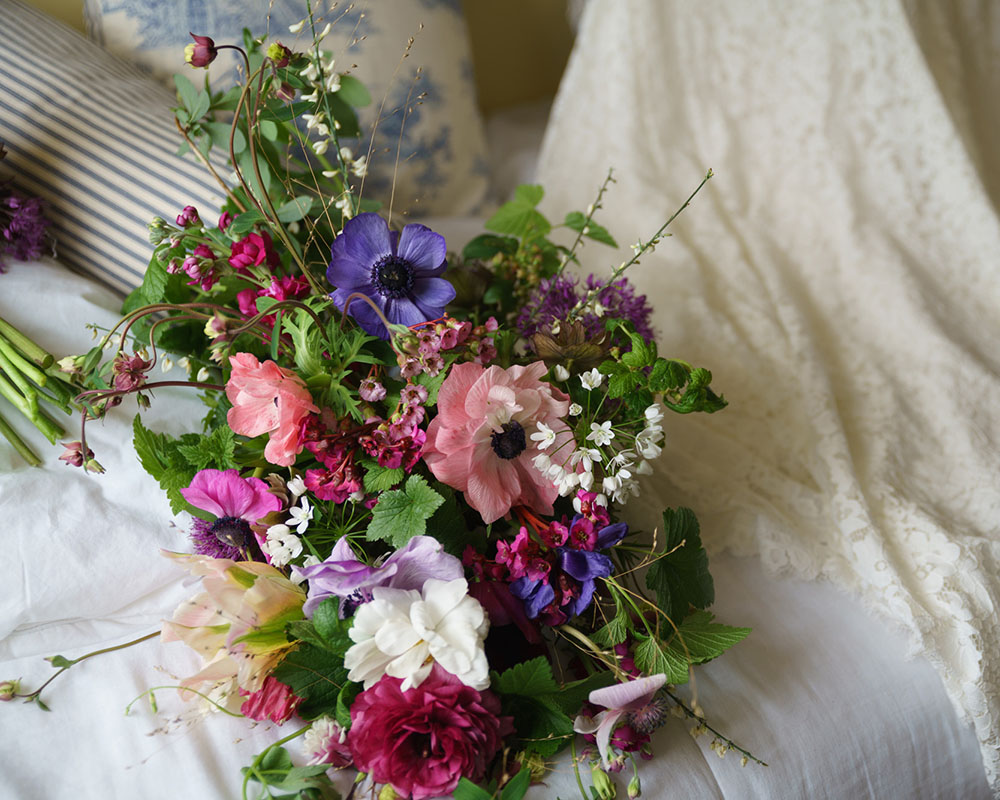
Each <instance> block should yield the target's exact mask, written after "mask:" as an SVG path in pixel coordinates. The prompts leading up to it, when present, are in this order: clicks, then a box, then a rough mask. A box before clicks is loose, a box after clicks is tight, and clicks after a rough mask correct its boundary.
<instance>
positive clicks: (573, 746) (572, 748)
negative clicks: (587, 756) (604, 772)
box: [569, 736, 589, 800]
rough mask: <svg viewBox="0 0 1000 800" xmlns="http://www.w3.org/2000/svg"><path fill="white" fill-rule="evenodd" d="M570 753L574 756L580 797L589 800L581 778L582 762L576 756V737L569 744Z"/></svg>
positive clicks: (574, 768)
mask: <svg viewBox="0 0 1000 800" xmlns="http://www.w3.org/2000/svg"><path fill="white" fill-rule="evenodd" d="M569 747H570V752H571V753H572V754H573V773H574V774H575V775H576V785H577V786H578V787H579V788H580V796H581V797H583V800H589V798H588V797H587V792H586V790H585V789H584V788H583V779H582V778H581V777H580V761H579V759H578V758H577V756H576V737H575V736H574V737H573V738H572V739H571V740H570V743H569Z"/></svg>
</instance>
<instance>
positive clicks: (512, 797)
mask: <svg viewBox="0 0 1000 800" xmlns="http://www.w3.org/2000/svg"><path fill="white" fill-rule="evenodd" d="M530 785H531V770H530V769H528V768H527V767H524V768H523V769H522V770H521V771H520V772H518V773H517V775H515V776H514V777H513V778H511V780H510V781H509V782H508V783H507V785H506V786H504V787H503V791H502V792H500V800H521V798H523V797H524V796H525V794H527V793H528V787H529V786H530Z"/></svg>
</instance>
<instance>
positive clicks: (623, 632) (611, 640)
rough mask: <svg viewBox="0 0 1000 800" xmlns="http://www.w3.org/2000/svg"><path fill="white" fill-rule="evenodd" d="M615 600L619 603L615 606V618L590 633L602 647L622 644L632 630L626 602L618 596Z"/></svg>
mask: <svg viewBox="0 0 1000 800" xmlns="http://www.w3.org/2000/svg"><path fill="white" fill-rule="evenodd" d="M615 602H616V604H617V605H616V606H615V616H614V618H613V619H612V620H611V621H610V622H608V623H607V624H606V625H604V626H603V627H601V628H598V629H597V630H596V631H594V632H593V633H592V634H591V635H590V638H591V639H593V640H594V641H595V642H596V643H597V644H599V645H600V646H601V647H614V646H615V645H616V644H621V643H622V642H624V641H625V640H626V639H627V638H628V635H629V632H630V631H631V630H632V625H631V623H630V621H629V616H628V609H627V608H625V604H624V603H622V602H620V601H619V600H618V598H617V596H616V597H615Z"/></svg>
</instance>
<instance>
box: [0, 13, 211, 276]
mask: <svg viewBox="0 0 1000 800" xmlns="http://www.w3.org/2000/svg"><path fill="white" fill-rule="evenodd" d="M182 67H184V65H183V63H181V64H180V65H179V67H178V70H180V69H181V68H182ZM175 104H176V101H175V99H174V97H173V95H172V94H171V92H170V91H169V90H167V89H165V88H164V87H163V86H162V85H160V84H158V83H156V82H155V81H154V80H152V79H151V78H148V77H146V76H144V75H142V74H141V73H139V72H138V71H137V69H136V68H135V67H134V66H131V65H129V64H128V63H126V62H125V61H122V60H120V59H118V58H116V57H114V56H111V55H109V54H108V53H105V52H104V51H103V50H101V49H100V48H99V47H97V46H96V45H94V44H93V43H91V42H89V41H88V40H87V39H86V38H84V37H83V36H81V35H80V34H78V33H77V32H76V31H73V30H71V29H70V28H67V27H66V26H65V25H62V24H61V23H59V22H57V21H55V20H53V19H51V18H50V17H48V16H46V15H45V14H43V13H41V12H39V11H37V10H35V9H32V8H29V7H27V6H25V5H23V4H21V3H20V2H17V0H0V142H3V143H4V144H5V145H6V148H7V150H8V155H7V158H6V159H4V161H3V162H0V164H2V166H0V169H3V168H4V167H6V171H7V172H10V171H11V170H13V177H14V183H15V185H16V186H17V187H18V188H19V189H20V190H21V191H23V192H25V193H28V194H33V195H37V196H39V197H42V198H44V199H45V200H46V201H48V204H49V208H48V216H49V218H50V219H51V220H52V228H51V230H52V232H53V233H54V235H55V237H56V247H57V254H58V259H59V261H61V262H62V263H64V264H65V265H66V266H68V267H71V268H73V269H75V270H77V271H81V272H84V273H86V274H88V275H91V276H93V277H94V278H96V279H97V280H99V281H100V282H101V283H103V284H105V285H106V286H109V287H111V288H113V289H115V290H117V291H120V292H128V291H130V290H131V289H133V288H134V287H136V286H138V285H139V284H140V283H141V282H142V276H143V274H144V272H145V269H146V265H147V264H148V263H149V258H150V254H151V253H152V246H151V245H150V244H149V238H148V233H147V227H146V226H147V224H148V222H149V221H150V220H151V219H152V218H153V217H154V216H162V217H164V218H166V219H168V220H171V219H172V218H173V217H174V216H176V214H177V213H178V212H179V211H180V210H181V209H182V208H183V207H184V206H186V205H193V206H195V207H196V208H198V210H199V212H201V214H202V218H203V219H205V220H206V221H213V220H214V219H216V217H217V214H218V208H219V205H220V203H221V202H222V190H221V187H219V185H218V184H217V183H215V181H214V179H213V178H212V177H211V175H210V174H209V173H208V171H207V170H206V169H205V167H203V166H202V165H201V164H199V163H198V162H197V161H196V160H195V159H194V158H193V157H192V156H191V155H190V154H189V155H188V156H187V157H185V158H180V157H178V156H177V155H176V152H177V150H178V148H179V147H180V145H181V144H182V142H183V140H182V138H181V135H180V133H178V131H177V129H176V127H175V125H174V121H173V116H172V114H171V112H170V107H171V106H173V105H175ZM223 174H224V173H223Z"/></svg>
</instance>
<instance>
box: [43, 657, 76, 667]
mask: <svg viewBox="0 0 1000 800" xmlns="http://www.w3.org/2000/svg"><path fill="white" fill-rule="evenodd" d="M45 660H46V661H48V662H49V663H50V664H51V665H52V666H53V667H56V668H58V669H69V668H70V667H72V666H73V665H74V664H75V663H76V661H71V660H70V659H68V658H66V656H52V657H51V658H47V659H45Z"/></svg>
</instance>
